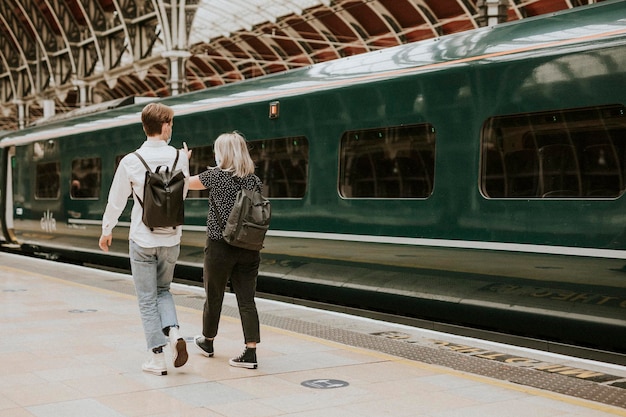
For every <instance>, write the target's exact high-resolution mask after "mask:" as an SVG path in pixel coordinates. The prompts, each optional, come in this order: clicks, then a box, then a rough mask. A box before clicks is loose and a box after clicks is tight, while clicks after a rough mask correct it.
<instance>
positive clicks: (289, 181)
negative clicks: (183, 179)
mask: <svg viewBox="0 0 626 417" xmlns="http://www.w3.org/2000/svg"><path fill="white" fill-rule="evenodd" d="M248 144H249V149H250V155H251V156H252V160H253V161H254V164H255V166H256V174H257V175H258V177H259V178H260V179H261V181H262V182H263V194H264V195H265V196H266V197H268V198H302V197H304V194H305V192H306V185H307V178H308V166H309V142H308V140H307V139H306V138H305V137H303V136H290V137H284V138H275V139H264V140H256V141H250V142H248ZM208 166H215V155H214V154H213V146H201V147H197V148H194V149H193V158H192V159H191V161H190V162H189V172H190V173H191V175H197V174H199V173H200V172H202V171H204V170H206V169H207V167H208ZM187 198H208V191H206V190H203V191H194V190H190V191H189V195H188V196H187Z"/></svg>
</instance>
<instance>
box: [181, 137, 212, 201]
mask: <svg viewBox="0 0 626 417" xmlns="http://www.w3.org/2000/svg"><path fill="white" fill-rule="evenodd" d="M209 166H215V156H214V154H213V146H199V147H197V148H193V156H192V158H191V160H190V161H189V173H190V174H191V175H198V174H199V173H201V172H203V171H205V170H206V169H207V167H209ZM187 198H209V191H208V190H189V193H188V194H187Z"/></svg>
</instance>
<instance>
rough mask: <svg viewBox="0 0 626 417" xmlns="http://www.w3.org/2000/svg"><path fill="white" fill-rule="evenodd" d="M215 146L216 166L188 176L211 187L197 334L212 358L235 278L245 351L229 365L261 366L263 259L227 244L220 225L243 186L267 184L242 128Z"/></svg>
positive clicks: (200, 186)
mask: <svg viewBox="0 0 626 417" xmlns="http://www.w3.org/2000/svg"><path fill="white" fill-rule="evenodd" d="M213 148H214V153H215V162H216V166H215V167H210V168H209V169H207V170H206V171H204V172H202V173H201V174H199V175H195V176H192V177H190V179H189V189H190V190H204V189H208V190H209V211H208V215H207V241H206V247H205V249H204V273H203V280H204V289H205V291H206V301H205V303H204V311H203V315H202V335H201V336H196V337H195V339H194V341H195V344H196V346H197V347H198V348H199V349H200V350H201V352H202V354H203V355H205V356H207V357H211V356H213V353H214V351H213V340H214V338H215V336H216V335H217V330H218V326H219V320H220V314H221V311H222V303H223V300H224V291H225V289H226V284H227V282H228V280H229V279H230V281H231V284H232V287H233V290H234V292H235V295H236V297H237V305H238V307H239V314H240V316H241V325H242V328H243V336H244V342H245V350H244V352H243V353H242V354H241V355H240V356H239V357H236V358H232V359H231V360H230V361H229V363H230V365H231V366H236V367H240V368H250V369H256V368H257V365H258V364H257V358H256V345H257V343H259V342H260V341H261V339H260V334H259V316H258V313H257V309H256V304H255V302H254V296H255V293H256V281H257V275H258V271H259V262H260V259H261V258H260V254H259V251H256V250H249V249H243V248H238V247H235V246H231V245H229V244H228V243H226V242H225V241H224V239H223V238H222V228H221V226H220V224H226V222H227V220H228V215H229V214H230V211H231V209H232V207H233V205H234V204H235V196H236V195H237V192H238V191H239V190H240V189H242V188H245V189H249V190H254V189H256V190H258V191H259V192H260V191H261V188H262V183H261V180H260V179H259V177H257V176H256V175H254V162H253V161H252V158H251V157H250V153H249V151H248V144H247V143H246V140H245V139H244V137H243V136H242V135H241V134H240V133H239V132H237V131H235V132H231V133H224V134H222V135H220V136H219V137H218V138H217V140H216V141H215V144H214V145H213ZM218 216H219V217H220V218H221V222H220V220H218Z"/></svg>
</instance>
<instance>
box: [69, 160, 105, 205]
mask: <svg viewBox="0 0 626 417" xmlns="http://www.w3.org/2000/svg"><path fill="white" fill-rule="evenodd" d="M101 176H102V163H101V159H100V158H82V159H74V160H73V161H72V179H71V187H70V197H71V198H73V199H91V198H99V197H100V180H101Z"/></svg>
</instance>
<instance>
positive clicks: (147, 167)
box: [133, 151, 152, 209]
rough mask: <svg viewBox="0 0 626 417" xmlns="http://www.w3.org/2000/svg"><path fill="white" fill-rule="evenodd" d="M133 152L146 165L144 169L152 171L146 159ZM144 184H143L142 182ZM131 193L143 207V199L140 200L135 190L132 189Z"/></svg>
mask: <svg viewBox="0 0 626 417" xmlns="http://www.w3.org/2000/svg"><path fill="white" fill-rule="evenodd" d="M133 153H134V154H135V156H136V157H137V158H139V160H140V161H141V163H142V164H143V166H145V167H146V170H147V171H149V172H152V170H151V169H150V167H149V166H148V164H147V163H146V161H145V160H144V159H143V158H142V157H141V155H139V152H137V151H135V152H133ZM144 186H145V184H144ZM133 194H135V197H137V201H139V204H140V205H141V208H142V209H143V201H141V198H139V196H138V195H137V193H136V192H135V190H134V189H133Z"/></svg>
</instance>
